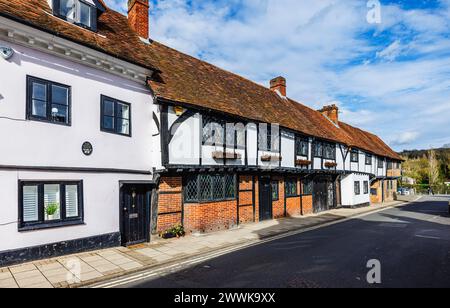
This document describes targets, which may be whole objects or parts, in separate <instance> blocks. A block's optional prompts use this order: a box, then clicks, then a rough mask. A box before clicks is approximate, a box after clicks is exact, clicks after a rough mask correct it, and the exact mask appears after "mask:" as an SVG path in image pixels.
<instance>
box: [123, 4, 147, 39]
mask: <svg viewBox="0 0 450 308" xmlns="http://www.w3.org/2000/svg"><path fill="white" fill-rule="evenodd" d="M148 1H149V0H128V24H129V25H130V27H131V28H132V29H133V30H134V31H135V32H136V33H137V35H139V36H140V37H142V38H143V39H148V38H149V16H148V14H149V7H150V6H149V2H148Z"/></svg>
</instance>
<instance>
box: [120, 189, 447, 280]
mask: <svg viewBox="0 0 450 308" xmlns="http://www.w3.org/2000/svg"><path fill="white" fill-rule="evenodd" d="M449 200H450V199H448V198H447V199H445V198H432V197H425V198H423V199H421V200H420V201H419V202H416V203H412V204H408V205H406V206H403V207H399V208H392V209H387V210H385V211H382V212H378V213H373V214H369V215H367V216H364V217H361V218H357V219H353V220H350V221H346V222H343V223H339V224H335V225H332V226H329V227H324V228H321V229H317V230H314V231H310V232H306V233H302V234H299V235H294V236H290V237H286V238H284V239H281V240H276V241H273V242H269V243H265V244H261V245H259V246H254V247H250V248H247V249H244V250H241V251H238V252H234V253H231V254H228V255H225V256H221V257H219V258H217V259H214V260H210V261H208V262H207V263H204V264H201V265H199V266H196V267H194V268H190V269H187V270H184V271H182V272H179V273H176V274H171V275H169V276H163V277H158V278H156V279H155V278H153V279H152V280H146V281H140V282H137V283H134V284H130V285H126V286H124V287H127V288H159V287H169V288H266V287H267V288H285V287H290V288H301V287H313V288H314V287H338V288H343V287H385V288H391V287H450V217H449V214H448V201H449ZM372 259H376V260H379V262H380V266H381V268H380V274H381V276H380V277H381V284H375V285H372V284H369V283H368V282H367V279H366V277H367V273H368V272H369V270H370V269H369V268H367V262H368V261H369V260H372Z"/></svg>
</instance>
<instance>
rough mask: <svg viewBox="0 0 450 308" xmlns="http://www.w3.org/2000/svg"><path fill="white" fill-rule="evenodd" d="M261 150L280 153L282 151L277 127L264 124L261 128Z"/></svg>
mask: <svg viewBox="0 0 450 308" xmlns="http://www.w3.org/2000/svg"><path fill="white" fill-rule="evenodd" d="M259 149H260V150H261V151H268V152H278V151H279V150H280V131H279V128H278V129H277V126H272V125H268V124H262V125H260V127H259Z"/></svg>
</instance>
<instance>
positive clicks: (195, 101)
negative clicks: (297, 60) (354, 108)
mask: <svg viewBox="0 0 450 308" xmlns="http://www.w3.org/2000/svg"><path fill="white" fill-rule="evenodd" d="M100 1H101V2H102V0H100ZM0 16H5V17H8V18H12V19H15V20H18V21H21V22H23V23H26V24H28V25H30V26H33V27H37V28H39V29H41V30H43V31H47V32H50V33H53V34H55V35H58V36H61V37H63V38H66V39H69V40H71V41H74V42H77V43H80V44H83V45H85V46H88V47H91V48H93V49H96V50H100V51H103V52H105V53H107V54H109V55H112V56H115V57H117V58H120V59H122V60H125V61H128V62H131V63H134V64H138V65H140V66H143V67H146V68H150V69H154V70H155V69H156V70H157V71H159V73H158V74H157V78H154V80H150V81H149V86H150V88H151V89H152V91H153V92H154V94H155V95H156V96H157V97H158V98H162V99H165V100H169V101H173V102H178V103H182V104H186V105H189V106H194V107H199V108H204V109H209V110H213V111H220V112H223V113H226V114H230V115H234V116H238V117H241V118H245V119H249V120H253V121H260V122H267V123H279V124H280V125H281V126H283V127H285V128H289V129H292V130H295V131H298V132H301V133H303V134H306V135H311V136H315V137H318V138H322V139H326V140H330V141H336V142H340V143H343V144H346V145H349V146H354V147H358V148H361V149H362V150H366V151H370V152H372V153H374V154H377V155H381V156H386V157H389V158H393V159H401V158H400V157H399V156H398V155H397V154H396V153H395V152H394V151H393V150H392V149H390V148H389V147H388V146H387V145H386V144H385V143H384V142H383V141H382V140H381V139H380V138H378V137H377V136H375V135H373V134H370V133H368V132H365V131H362V130H360V129H357V128H354V127H352V126H350V125H347V124H345V123H340V124H339V127H337V126H335V125H334V124H332V123H331V122H330V121H329V120H328V119H326V118H325V117H324V116H323V115H322V114H321V113H319V112H318V111H315V110H312V109H310V108H308V107H306V106H304V105H302V104H299V103H297V102H295V101H293V100H290V99H285V98H282V97H280V96H279V95H278V94H276V93H274V92H272V91H271V90H270V89H268V88H266V87H263V86H261V85H259V84H256V83H254V82H252V81H250V80H247V79H245V78H243V77H240V76H238V75H236V74H233V73H230V72H227V71H225V70H222V69H220V68H218V67H216V66H214V65H211V64H208V63H206V62H203V61H200V60H198V59H196V58H193V57H190V56H188V55H185V54H183V53H181V52H179V51H176V50H174V49H172V48H169V47H167V46H164V45H162V44H160V43H158V42H152V43H151V44H150V45H147V44H144V43H143V42H142V41H141V40H140V39H139V37H138V36H137V35H136V33H135V32H134V31H133V30H132V29H131V28H130V27H129V25H128V21H127V17H126V16H123V15H122V14H120V13H118V12H115V11H113V10H111V9H109V8H107V9H106V11H105V12H104V13H103V14H102V15H101V16H100V19H99V22H98V33H93V32H91V31H88V30H85V29H82V28H80V27H77V26H75V25H71V24H69V23H67V22H65V21H63V20H61V19H59V18H56V17H54V16H52V15H51V9H50V7H49V6H48V3H47V1H46V0H0Z"/></svg>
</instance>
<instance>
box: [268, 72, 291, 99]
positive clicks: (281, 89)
mask: <svg viewBox="0 0 450 308" xmlns="http://www.w3.org/2000/svg"><path fill="white" fill-rule="evenodd" d="M270 90H272V91H274V92H278V93H279V94H280V95H281V96H284V97H285V96H286V94H287V93H286V78H284V77H281V76H280V77H277V78H274V79H272V80H271V81H270Z"/></svg>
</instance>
